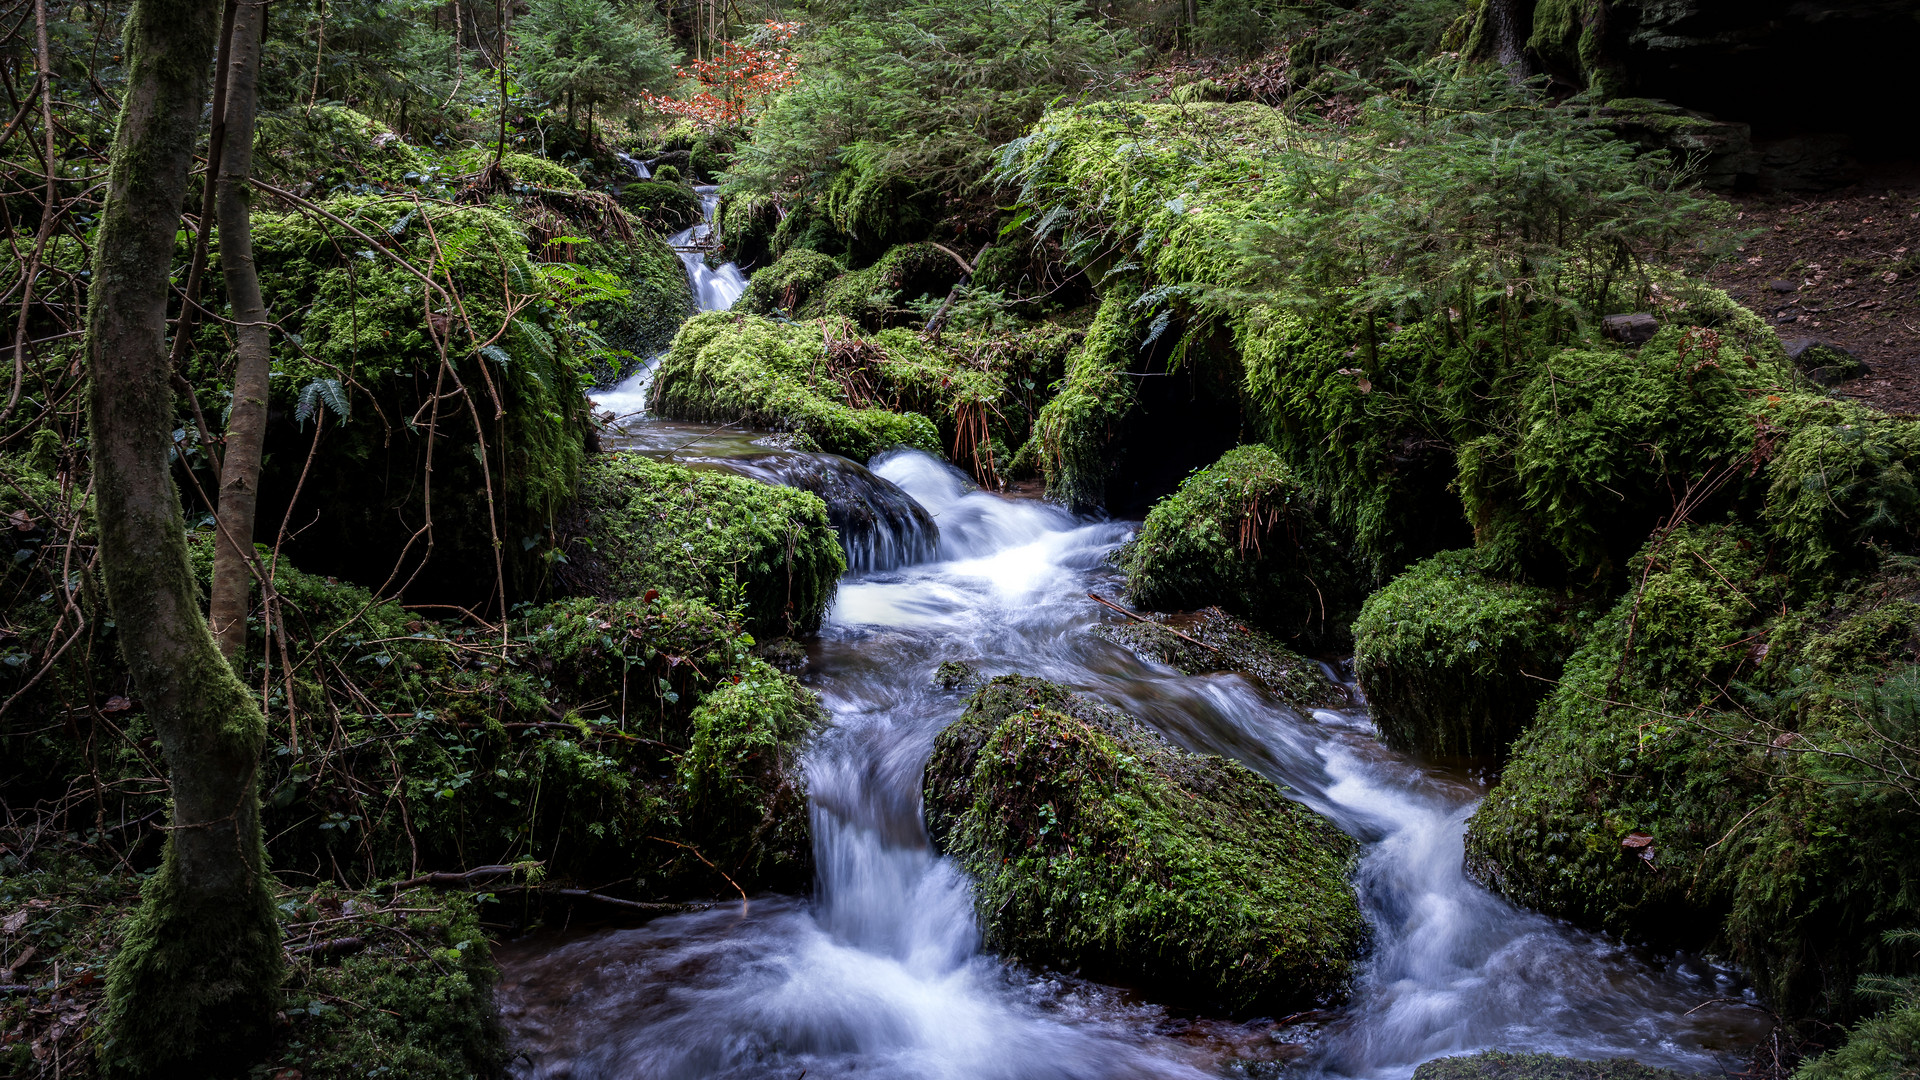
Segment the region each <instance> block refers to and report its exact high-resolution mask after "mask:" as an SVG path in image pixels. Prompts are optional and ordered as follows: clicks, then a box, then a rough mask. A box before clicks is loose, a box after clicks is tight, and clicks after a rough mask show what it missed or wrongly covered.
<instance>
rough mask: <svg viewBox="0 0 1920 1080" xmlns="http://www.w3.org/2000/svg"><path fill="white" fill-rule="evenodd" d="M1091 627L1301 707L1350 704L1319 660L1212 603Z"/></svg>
mask: <svg viewBox="0 0 1920 1080" xmlns="http://www.w3.org/2000/svg"><path fill="white" fill-rule="evenodd" d="M1094 633H1096V634H1098V635H1100V636H1101V637H1103V638H1106V639H1107V640H1108V641H1111V642H1113V643H1114V644H1116V645H1119V646H1121V647H1123V648H1126V649H1128V650H1131V651H1132V652H1134V653H1136V654H1137V655H1139V656H1142V657H1145V658H1147V659H1150V660H1156V661H1159V662H1160V663H1163V664H1167V665H1169V666H1172V667H1174V668H1178V669H1179V670H1180V671H1181V672H1183V673H1185V674H1188V675H1204V674H1207V673H1209V672H1214V671H1233V672H1238V673H1240V674H1242V675H1245V676H1247V677H1248V678H1249V679H1251V680H1253V681H1254V682H1255V683H1256V684H1258V685H1259V686H1261V687H1263V688H1264V689H1266V691H1267V692H1268V693H1270V694H1272V695H1273V696H1274V697H1276V698H1278V699H1279V700H1280V701H1282V702H1285V703H1286V704H1287V705H1288V706H1290V707H1291V708H1293V709H1295V710H1296V711H1298V712H1301V713H1307V712H1309V711H1311V710H1313V709H1338V708H1346V707H1349V706H1351V705H1352V704H1353V702H1352V699H1351V698H1349V697H1348V695H1347V692H1346V690H1345V689H1344V688H1342V687H1341V686H1340V684H1338V683H1336V682H1334V681H1333V680H1332V679H1329V678H1327V673H1326V672H1325V671H1323V670H1321V667H1320V665H1319V664H1317V663H1315V662H1314V661H1312V660H1309V659H1307V658H1306V657H1304V656H1301V655H1300V654H1298V653H1296V652H1294V651H1292V650H1291V649H1288V648H1287V647H1286V646H1285V645H1282V644H1280V643H1279V642H1278V641H1276V640H1274V639H1273V638H1272V637H1270V636H1269V635H1267V634H1263V633H1261V632H1260V631H1258V630H1255V629H1253V628H1252V627H1250V626H1248V625H1247V624H1246V623H1245V622H1243V621H1242V620H1240V619H1236V618H1234V617H1233V616H1231V615H1228V614H1227V613H1226V612H1224V611H1222V610H1220V609H1219V608H1217V607H1210V608H1202V609H1200V610H1199V611H1193V612H1183V613H1179V614H1172V615H1168V614H1158V613H1156V614H1152V615H1148V616H1147V617H1146V618H1145V619H1143V620H1140V621H1128V622H1111V623H1101V624H1100V625H1099V626H1097V627H1095V628H1094Z"/></svg>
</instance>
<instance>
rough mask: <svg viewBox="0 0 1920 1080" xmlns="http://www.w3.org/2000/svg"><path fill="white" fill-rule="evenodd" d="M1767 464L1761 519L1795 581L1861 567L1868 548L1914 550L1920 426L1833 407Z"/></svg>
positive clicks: (1919, 521)
mask: <svg viewBox="0 0 1920 1080" xmlns="http://www.w3.org/2000/svg"><path fill="white" fill-rule="evenodd" d="M1821 413H1822V414H1816V415H1814V416H1811V417H1809V418H1808V419H1809V422H1807V423H1805V425H1804V426H1801V427H1799V428H1798V429H1797V430H1793V431H1792V434H1791V435H1790V436H1789V437H1788V438H1787V439H1786V444H1785V445H1784V446H1782V447H1781V448H1780V451H1779V454H1778V456H1776V457H1775V458H1774V460H1773V461H1772V462H1771V463H1769V464H1768V466H1767V475H1768V477H1769V478H1770V480H1771V483H1770V485H1769V487H1768V489H1767V497H1766V509H1765V512H1764V517H1765V520H1766V523H1767V526H1768V528H1769V530H1770V531H1771V532H1772V533H1773V534H1774V535H1775V536H1776V537H1778V538H1779V540H1780V542H1781V544H1782V546H1783V549H1784V551H1785V553H1786V558H1787V564H1788V566H1789V567H1790V568H1791V569H1792V570H1794V571H1795V572H1796V573H1798V574H1801V575H1806V576H1817V575H1820V574H1824V573H1829V572H1832V571H1836V570H1844V569H1848V568H1852V567H1858V566H1860V565H1862V564H1863V563H1865V562H1866V561H1868V557H1869V549H1870V547H1871V546H1874V545H1878V546H1882V547H1892V548H1894V549H1896V550H1909V551H1910V550H1912V549H1913V546H1914V541H1915V539H1916V530H1920V487H1916V484H1915V474H1916V473H1920V421H1915V420H1913V419H1910V418H1908V419H1896V418H1893V417H1887V416H1882V415H1878V414H1875V413H1872V412H1869V411H1867V410H1865V409H1861V408H1859V407H1857V406H1837V405H1836V406H1834V407H1830V408H1827V409H1824V410H1821Z"/></svg>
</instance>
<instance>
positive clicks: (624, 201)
mask: <svg viewBox="0 0 1920 1080" xmlns="http://www.w3.org/2000/svg"><path fill="white" fill-rule="evenodd" d="M620 205H621V207H623V208H624V209H625V210H626V211H627V213H629V214H632V215H633V216H634V218H635V219H636V220H638V221H639V222H640V223H641V224H643V225H645V226H646V227H647V228H649V229H653V230H654V231H656V232H660V233H677V232H679V231H681V230H682V229H691V228H693V227H694V226H695V225H698V224H700V221H701V219H702V218H704V217H705V216H706V211H705V209H704V208H702V207H701V205H700V196H698V195H695V194H694V193H693V189H692V188H689V187H687V186H686V185H684V184H667V183H661V182H660V181H657V180H637V181H635V182H633V183H631V184H627V185H626V186H624V187H622V188H621V189H620Z"/></svg>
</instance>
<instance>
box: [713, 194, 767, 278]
mask: <svg viewBox="0 0 1920 1080" xmlns="http://www.w3.org/2000/svg"><path fill="white" fill-rule="evenodd" d="M718 217H719V220H718V221H717V222H715V230H714V232H715V234H716V236H717V238H718V239H719V242H720V254H721V255H722V256H723V257H724V258H726V259H728V260H730V261H732V262H736V263H739V264H740V265H741V266H742V267H753V266H762V267H764V266H767V264H768V262H769V261H771V260H772V258H773V237H774V230H775V229H777V228H778V227H779V225H780V210H779V207H778V206H777V205H776V204H775V203H774V200H773V199H771V198H769V197H766V196H752V195H745V194H729V195H727V196H725V197H723V198H722V199H721V200H720V213H719V215H718Z"/></svg>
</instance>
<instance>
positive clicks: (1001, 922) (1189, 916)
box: [926, 676, 1365, 1012]
mask: <svg viewBox="0 0 1920 1080" xmlns="http://www.w3.org/2000/svg"><path fill="white" fill-rule="evenodd" d="M926 806H927V823H928V828H929V831H930V832H931V833H932V835H933V838H934V841H935V843H936V844H937V845H939V847H940V848H941V850H943V851H945V852H947V853H948V854H950V855H952V856H953V857H955V858H956V859H958V860H959V862H960V864H961V865H962V866H963V867H964V868H965V869H966V870H967V871H968V872H969V873H970V874H972V875H973V876H974V878H975V886H974V900H975V906H976V908H977V909H978V911H979V913H980V918H981V921H982V924H983V926H984V927H985V930H986V938H987V943H988V945H989V947H991V948H994V949H997V950H1000V951H1003V952H1005V953H1008V954H1010V955H1013V956H1016V957H1020V958H1022V959H1026V960H1029V961H1035V962H1041V963H1051V964H1058V965H1062V966H1068V967H1075V968H1079V969H1082V970H1085V971H1087V972H1088V973H1090V974H1093V975H1094V976H1095V977H1119V978H1127V979H1129V980H1130V981H1137V982H1139V983H1142V984H1146V985H1152V986H1154V987H1155V988H1156V989H1158V990H1159V991H1160V992H1161V993H1163V994H1165V995H1168V996H1171V997H1179V998H1186V999H1191V1000H1198V1001H1202V1002H1206V1003H1209V1004H1213V1005H1216V1006H1224V1007H1226V1008H1229V1009H1232V1010H1234V1011H1239V1012H1249V1011H1260V1010H1287V1009H1294V1008H1306V1007H1311V1006H1313V1005H1315V1004H1318V1003H1323V1002H1329V1001H1334V1000H1338V999H1340V998H1342V997H1344V996H1345V994H1346V991H1347V984H1348V981H1349V979H1350V978H1351V975H1352V966H1353V962H1354V960H1355V959H1356V957H1357V955H1358V952H1359V948H1360V945H1361V942H1362V939H1363V937H1364V935H1365V923H1364V922H1363V920H1362V919H1361V917H1360V911H1359V905H1358V902H1357V900H1356V899H1355V896H1354V893H1353V888H1352V886H1351V885H1350V884H1348V882H1347V872H1348V870H1349V869H1350V867H1351V865H1352V861H1353V858H1354V851H1355V848H1354V844H1353V841H1352V840H1350V839H1349V838H1348V837H1346V836H1345V835H1344V834H1342V833H1341V832H1340V831H1339V830H1337V829H1335V828H1334V827H1333V826H1332V825H1331V824H1329V823H1328V822H1326V821H1325V820H1323V819H1321V818H1320V817H1319V816H1318V815H1316V814H1314V813H1313V812H1312V811H1309V810H1307V809H1306V808H1305V807H1303V806H1301V805H1299V804H1298V803H1295V802H1292V801H1290V800H1288V799H1287V798H1285V796H1283V795H1282V794H1281V792H1280V790H1279V789H1278V788H1276V787H1274V786H1273V785H1272V784H1271V783H1269V782H1267V781H1266V780H1264V779H1261V778H1260V777H1258V776H1256V775H1255V774H1254V773H1252V772H1251V771H1249V770H1248V769H1247V768H1246V767H1245V766H1242V765H1240V764H1239V763H1237V762H1233V761H1229V760H1226V759H1223V758H1217V757H1210V756H1204V755H1198V754H1191V753H1188V752H1186V751H1183V750H1180V749H1177V748H1175V747H1173V746H1172V745H1170V744H1168V743H1166V742H1165V741H1164V740H1162V739H1161V738H1159V737H1158V736H1157V735H1155V734H1153V733H1152V732H1151V731H1149V730H1148V729H1147V728H1146V727H1145V726H1144V725H1142V724H1141V723H1140V722H1139V721H1137V720H1134V719H1133V718H1131V717H1128V716H1126V715H1125V714H1122V713H1119V712H1116V711H1115V710H1112V709H1108V708H1105V707H1102V706H1098V705H1094V704H1092V703H1090V702H1087V701H1083V700H1080V699H1076V698H1074V697H1073V696H1072V695H1070V694H1069V693H1067V692H1066V691H1065V690H1064V689H1062V688H1061V687H1058V686H1054V685H1052V684H1049V683H1044V682H1040V681H1038V680H1033V679H1027V678H1024V677H1021V676H1002V677H1000V678H997V679H995V680H993V682H992V683H991V684H989V685H988V686H987V687H986V688H985V689H983V690H981V691H980V692H979V693H978V694H976V695H975V696H974V697H973V699H972V700H971V701H970V702H969V705H968V709H967V712H966V713H965V715H963V716H962V717H961V718H960V719H959V720H957V721H955V722H954V723H953V724H952V725H951V726H949V727H948V728H947V729H946V730H945V731H943V732H942V733H941V734H940V737H939V739H938V740H937V742H936V743H935V746H934V754H933V760H932V761H931V762H930V763H929V764H928V767H927V791H926Z"/></svg>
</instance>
